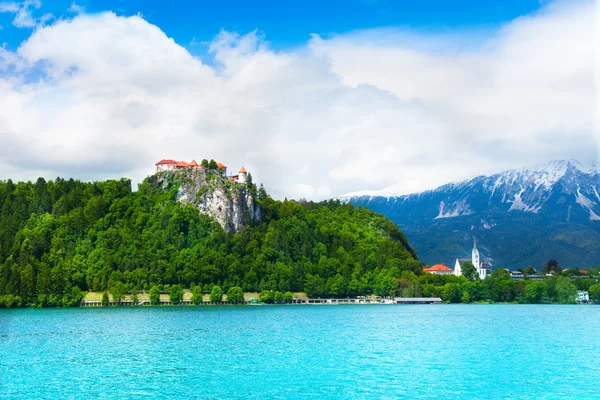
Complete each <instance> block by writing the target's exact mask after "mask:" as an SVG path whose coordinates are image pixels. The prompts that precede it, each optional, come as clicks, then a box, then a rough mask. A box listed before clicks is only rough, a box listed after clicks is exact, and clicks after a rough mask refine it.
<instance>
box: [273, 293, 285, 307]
mask: <svg viewBox="0 0 600 400" xmlns="http://www.w3.org/2000/svg"><path fill="white" fill-rule="evenodd" d="M273 301H274V302H275V304H281V303H283V293H281V292H279V291H277V292H275V294H274V295H273Z"/></svg>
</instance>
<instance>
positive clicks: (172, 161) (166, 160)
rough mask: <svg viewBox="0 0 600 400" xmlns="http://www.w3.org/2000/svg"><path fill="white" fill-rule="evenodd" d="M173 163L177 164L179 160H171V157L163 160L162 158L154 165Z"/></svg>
mask: <svg viewBox="0 0 600 400" xmlns="http://www.w3.org/2000/svg"><path fill="white" fill-rule="evenodd" d="M171 164H177V161H175V160H170V159H163V160H160V161H159V162H157V163H156V164H154V165H171Z"/></svg>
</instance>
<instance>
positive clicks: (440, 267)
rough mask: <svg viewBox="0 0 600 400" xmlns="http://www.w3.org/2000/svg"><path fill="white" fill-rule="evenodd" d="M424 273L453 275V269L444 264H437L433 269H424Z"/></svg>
mask: <svg viewBox="0 0 600 400" xmlns="http://www.w3.org/2000/svg"><path fill="white" fill-rule="evenodd" d="M423 272H429V273H430V274H436V275H452V269H451V268H448V267H446V266H445V265H444V264H436V265H434V266H433V267H429V268H423Z"/></svg>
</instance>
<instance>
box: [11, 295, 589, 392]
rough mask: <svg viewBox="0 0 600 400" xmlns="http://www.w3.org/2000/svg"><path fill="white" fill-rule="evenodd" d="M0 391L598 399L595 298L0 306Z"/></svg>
mask: <svg viewBox="0 0 600 400" xmlns="http://www.w3.org/2000/svg"><path fill="white" fill-rule="evenodd" d="M0 374H1V375H0V398H9V399H10V398H48V399H50V398H51V399H56V398H111V399H112V398H145V399H151V398H157V399H163V398H210V399H231V398H256V399H259V398H260V399H271V398H279V399H303V398H324V399H349V398H368V399H395V398H440V399H450V398H462V399H464V398H473V399H485V398H490V399H491V398H494V399H495V398H536V399H537V398H556V399H565V398H578V399H580V398H600V307H599V306H552V305H544V306H534V305H532V306H525V305H432V306H393V305H387V306H386V305H382V306H376V305H375V306H364V305H363V306H265V307H247V306H246V307H233V306H229V307H139V308H111V309H102V308H97V309H44V310H0Z"/></svg>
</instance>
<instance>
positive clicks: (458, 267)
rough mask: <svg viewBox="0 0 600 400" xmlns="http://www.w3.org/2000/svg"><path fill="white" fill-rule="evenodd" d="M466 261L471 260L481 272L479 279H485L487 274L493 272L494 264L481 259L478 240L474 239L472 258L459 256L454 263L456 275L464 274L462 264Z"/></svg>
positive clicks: (478, 272)
mask: <svg viewBox="0 0 600 400" xmlns="http://www.w3.org/2000/svg"><path fill="white" fill-rule="evenodd" d="M464 262H470V263H471V264H473V266H474V267H475V269H476V270H477V274H479V279H482V280H483V279H485V278H486V277H487V276H489V275H491V274H492V264H490V263H489V262H487V261H481V259H480V256H479V250H478V249H477V240H475V239H473V250H471V258H457V259H456V263H455V264H454V275H456V276H461V275H462V264H463V263H464Z"/></svg>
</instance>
